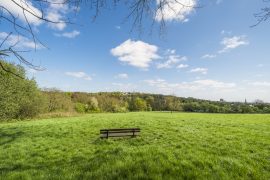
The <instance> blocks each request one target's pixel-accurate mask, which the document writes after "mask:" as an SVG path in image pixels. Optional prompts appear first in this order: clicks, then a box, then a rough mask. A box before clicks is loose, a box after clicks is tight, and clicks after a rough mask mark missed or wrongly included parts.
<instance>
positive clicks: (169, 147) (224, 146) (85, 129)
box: [0, 112, 270, 179]
mask: <svg viewBox="0 0 270 180" xmlns="http://www.w3.org/2000/svg"><path fill="white" fill-rule="evenodd" d="M121 127H122V128H124V127H140V128H141V129H142V132H141V135H140V137H137V138H115V139H108V140H107V139H100V138H99V130H100V129H103V128H121ZM116 178H117V179H131V178H133V179H146V178H147V179H270V115H222V114H188V113H173V114H171V113H158V112H155V113H154V112H153V113H123V114H92V115H85V116H82V117H73V118H70V117H69V118H58V119H57V118H54V119H44V120H37V121H24V122H13V123H0V179H116Z"/></svg>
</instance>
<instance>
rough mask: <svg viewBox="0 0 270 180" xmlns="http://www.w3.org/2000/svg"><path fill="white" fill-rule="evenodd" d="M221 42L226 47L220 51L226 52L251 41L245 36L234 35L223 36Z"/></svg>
mask: <svg viewBox="0 0 270 180" xmlns="http://www.w3.org/2000/svg"><path fill="white" fill-rule="evenodd" d="M220 44H222V45H223V46H224V48H223V49H222V50H220V51H219V53H224V52H227V51H229V50H231V49H235V48H237V47H239V46H243V45H248V44H249V42H248V41H247V40H246V37H245V36H233V37H231V38H228V37H225V38H223V40H222V41H221V42H220Z"/></svg>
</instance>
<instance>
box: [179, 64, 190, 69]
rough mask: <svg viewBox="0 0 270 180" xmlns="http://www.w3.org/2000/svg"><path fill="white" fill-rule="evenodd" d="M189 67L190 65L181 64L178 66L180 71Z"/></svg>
mask: <svg viewBox="0 0 270 180" xmlns="http://www.w3.org/2000/svg"><path fill="white" fill-rule="evenodd" d="M187 67H189V65H188V64H179V65H178V66H177V68H178V69H183V68H187Z"/></svg>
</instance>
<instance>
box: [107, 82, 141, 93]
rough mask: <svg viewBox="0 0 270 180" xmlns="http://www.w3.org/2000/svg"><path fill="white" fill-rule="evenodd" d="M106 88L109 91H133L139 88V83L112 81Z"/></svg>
mask: <svg viewBox="0 0 270 180" xmlns="http://www.w3.org/2000/svg"><path fill="white" fill-rule="evenodd" d="M105 89H106V90H107V91H121V92H131V91H135V90H136V89H137V85H135V84H132V83H112V84H111V86H110V87H109V88H105Z"/></svg>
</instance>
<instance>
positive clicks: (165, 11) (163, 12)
mask: <svg viewBox="0 0 270 180" xmlns="http://www.w3.org/2000/svg"><path fill="white" fill-rule="evenodd" d="M166 2H167V3H164V1H163V0H157V6H159V5H160V3H164V5H163V8H162V9H158V11H157V12H156V16H155V20H156V21H162V20H165V21H173V20H175V21H180V22H187V21H188V19H187V16H188V15H189V14H190V13H191V12H192V11H193V10H194V8H195V6H196V0H177V1H176V0H168V1H166Z"/></svg>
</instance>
